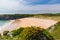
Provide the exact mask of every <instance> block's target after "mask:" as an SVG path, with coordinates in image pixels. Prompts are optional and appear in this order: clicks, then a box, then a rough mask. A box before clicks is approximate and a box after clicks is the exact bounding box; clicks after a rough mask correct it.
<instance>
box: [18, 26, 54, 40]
mask: <svg viewBox="0 0 60 40" xmlns="http://www.w3.org/2000/svg"><path fill="white" fill-rule="evenodd" d="M46 33H47V34H46ZM19 38H20V40H54V39H53V37H52V36H51V35H50V34H49V32H48V31H47V32H46V31H44V29H41V28H39V27H27V28H25V29H24V30H23V31H22V32H21V34H20V36H19Z"/></svg>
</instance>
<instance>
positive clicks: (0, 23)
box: [0, 20, 10, 27]
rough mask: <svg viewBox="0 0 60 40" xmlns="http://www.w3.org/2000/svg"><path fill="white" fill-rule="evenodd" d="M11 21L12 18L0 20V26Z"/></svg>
mask: <svg viewBox="0 0 60 40" xmlns="http://www.w3.org/2000/svg"><path fill="white" fill-rule="evenodd" d="M8 22H10V20H0V27H1V26H3V25H4V24H5V23H8Z"/></svg>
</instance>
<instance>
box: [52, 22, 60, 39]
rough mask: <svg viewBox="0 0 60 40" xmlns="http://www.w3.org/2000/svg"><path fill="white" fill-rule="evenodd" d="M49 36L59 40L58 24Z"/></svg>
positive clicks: (59, 27) (59, 29) (59, 24)
mask: <svg viewBox="0 0 60 40" xmlns="http://www.w3.org/2000/svg"><path fill="white" fill-rule="evenodd" d="M51 35H52V36H53V37H54V38H55V39H56V40H60V22H59V23H57V24H56V25H55V29H54V30H53V31H52V32H51Z"/></svg>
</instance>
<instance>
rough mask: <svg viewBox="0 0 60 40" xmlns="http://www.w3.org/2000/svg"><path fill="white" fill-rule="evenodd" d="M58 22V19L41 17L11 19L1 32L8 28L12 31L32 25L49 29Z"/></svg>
mask: <svg viewBox="0 0 60 40" xmlns="http://www.w3.org/2000/svg"><path fill="white" fill-rule="evenodd" d="M56 23H57V21H54V20H47V19H40V18H21V19H16V20H11V21H10V22H9V23H6V24H5V25H3V26H2V27H1V29H0V32H1V33H2V32H3V31H6V30H8V31H12V30H15V29H19V28H20V27H31V26H36V27H40V28H43V29H47V28H49V27H50V26H52V25H54V24H56Z"/></svg>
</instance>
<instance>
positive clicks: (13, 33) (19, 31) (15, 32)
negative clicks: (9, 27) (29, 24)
mask: <svg viewBox="0 0 60 40" xmlns="http://www.w3.org/2000/svg"><path fill="white" fill-rule="evenodd" d="M23 29H24V28H19V29H17V30H13V31H12V32H11V33H12V35H13V36H16V35H19V34H20V33H21V31H23Z"/></svg>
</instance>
